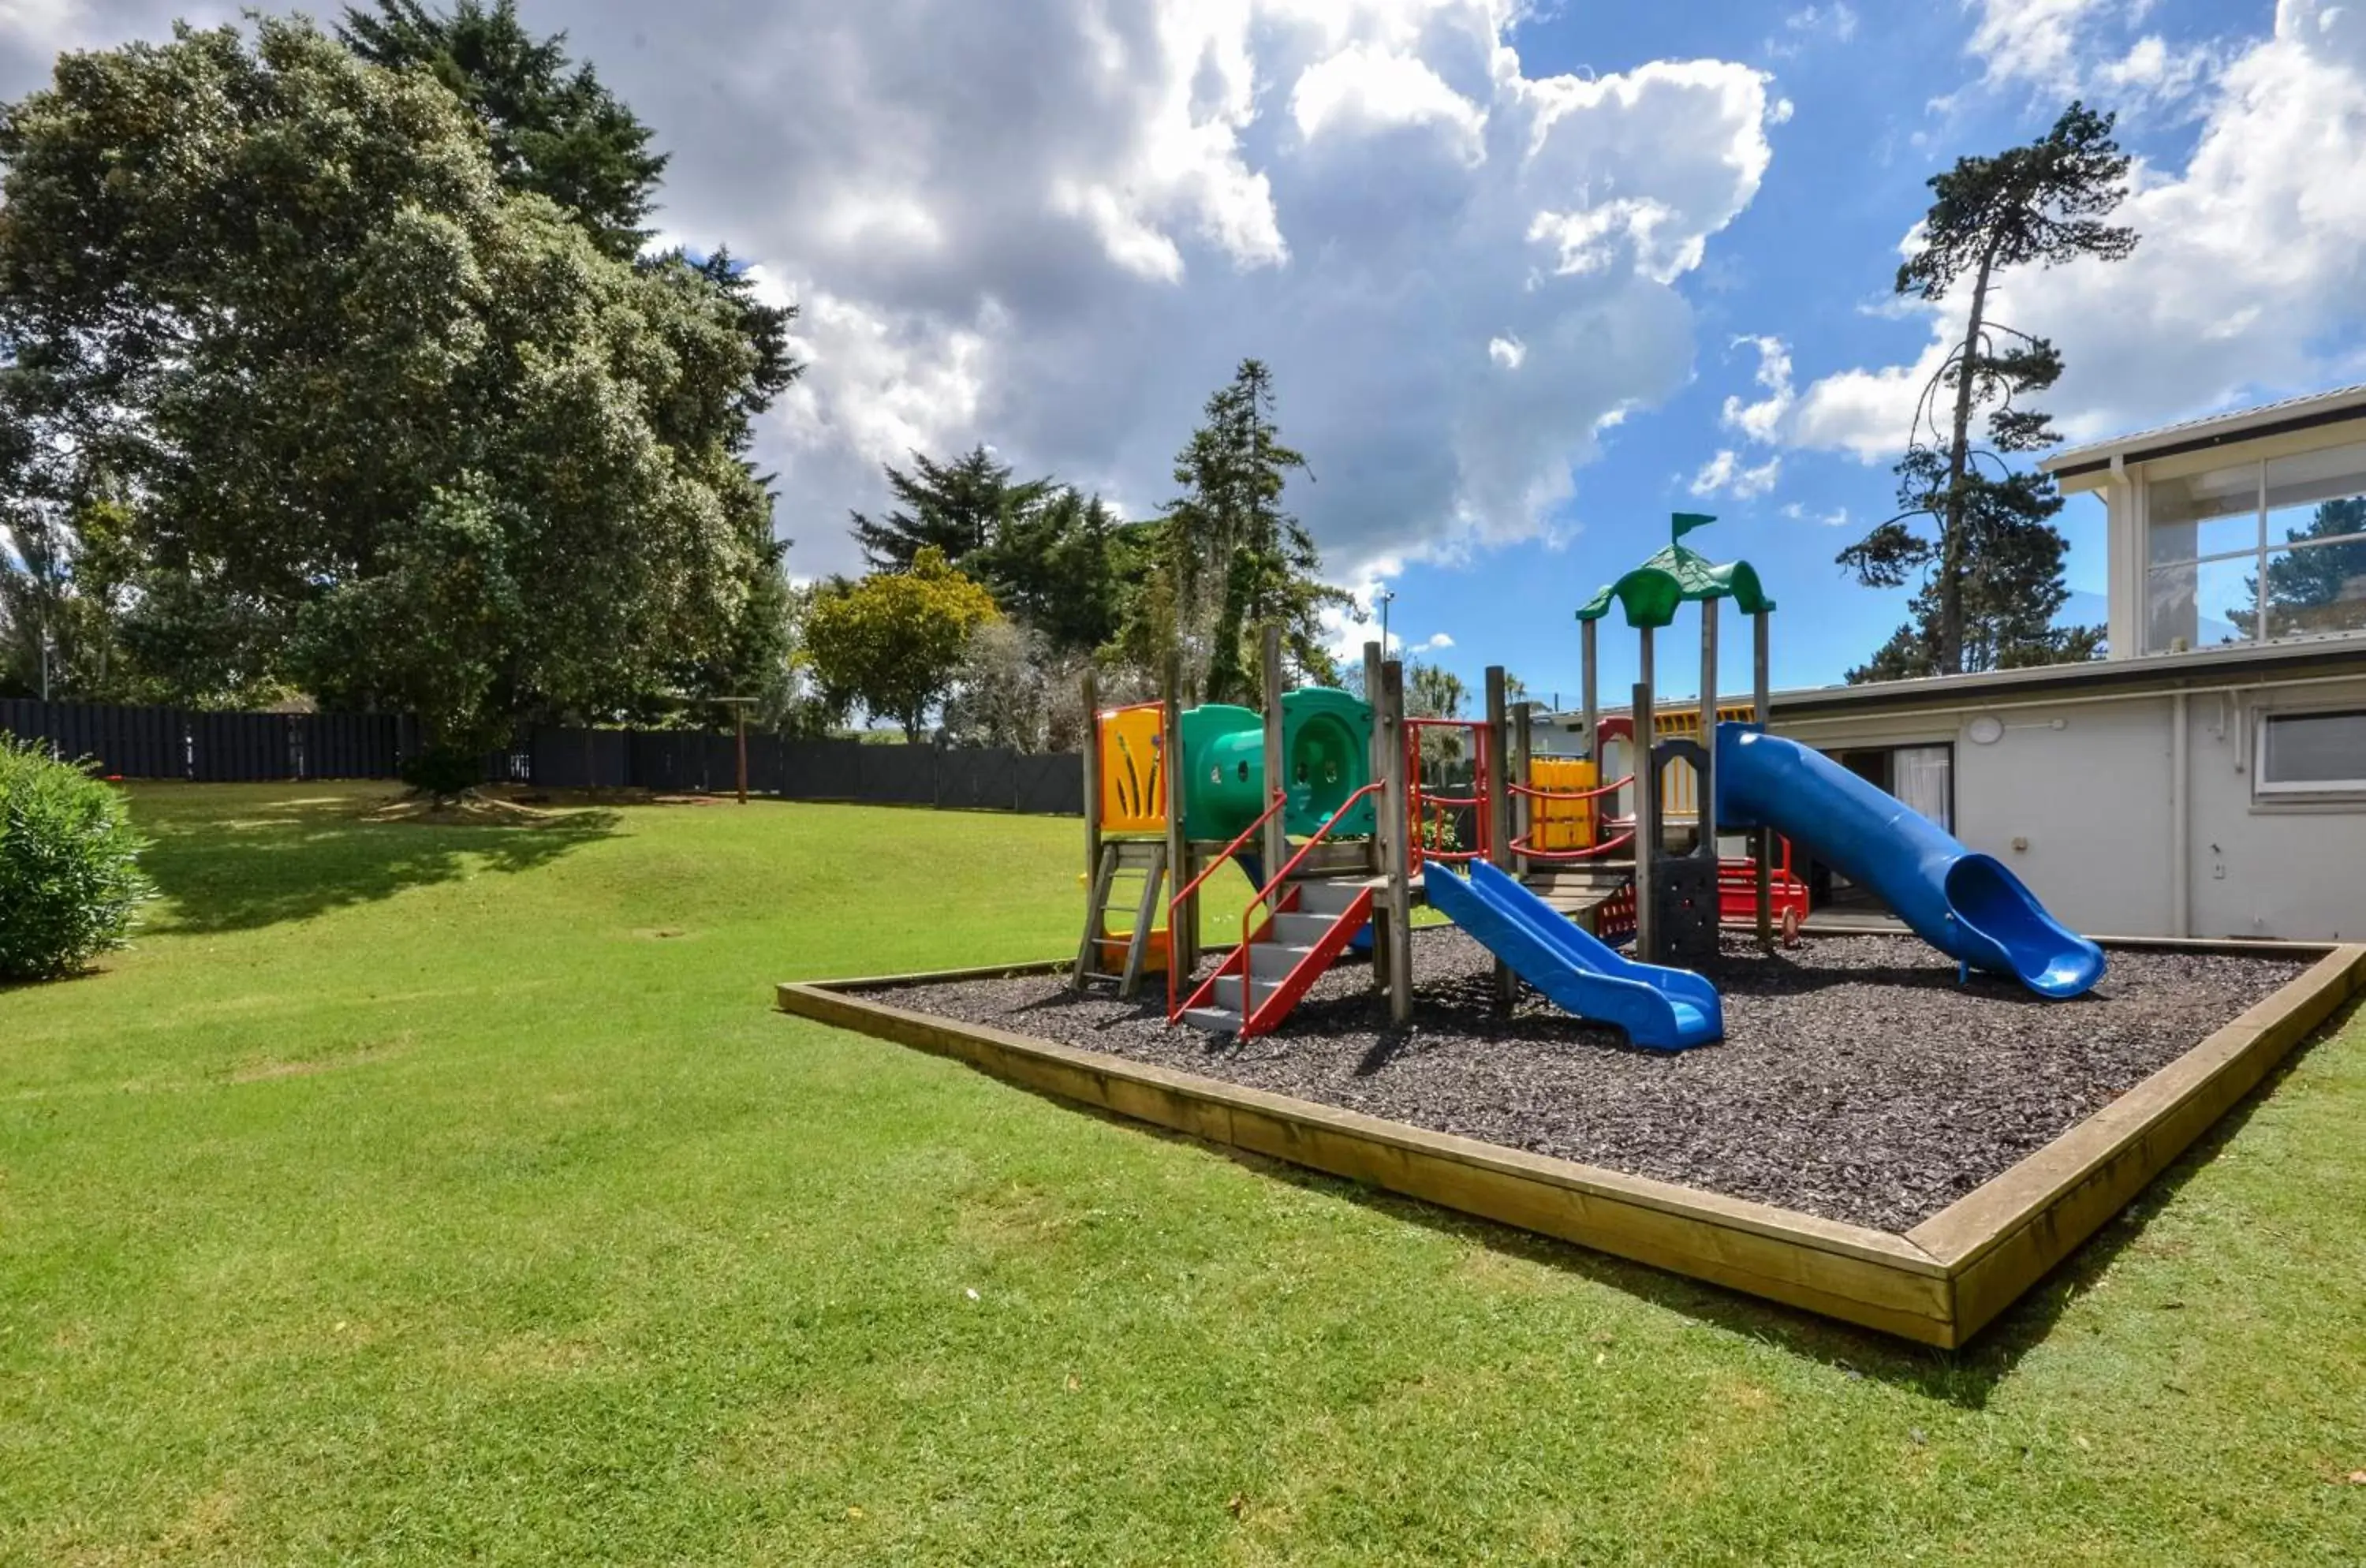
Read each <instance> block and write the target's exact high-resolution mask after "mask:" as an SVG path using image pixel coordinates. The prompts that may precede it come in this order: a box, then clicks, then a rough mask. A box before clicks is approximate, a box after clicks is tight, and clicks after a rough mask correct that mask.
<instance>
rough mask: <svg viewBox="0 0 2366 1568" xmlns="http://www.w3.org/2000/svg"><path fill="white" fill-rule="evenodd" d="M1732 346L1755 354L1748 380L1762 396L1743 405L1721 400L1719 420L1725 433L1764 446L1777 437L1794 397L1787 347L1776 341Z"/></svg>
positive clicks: (1736, 342)
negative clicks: (1755, 362) (1753, 373)
mask: <svg viewBox="0 0 2366 1568" xmlns="http://www.w3.org/2000/svg"><path fill="white" fill-rule="evenodd" d="M1733 346H1734V347H1736V348H1741V347H1744V346H1748V347H1751V348H1754V349H1756V350H1757V351H1758V371H1757V374H1756V376H1755V377H1753V378H1752V379H1754V380H1755V381H1756V382H1757V383H1758V385H1759V386H1760V387H1761V388H1762V389H1764V391H1765V393H1766V395H1765V396H1764V397H1763V398H1760V399H1758V400H1756V401H1754V402H1748V403H1745V402H1743V401H1742V400H1741V399H1740V398H1738V397H1729V398H1727V399H1726V400H1725V410H1724V412H1723V414H1722V416H1721V419H1722V422H1723V423H1724V425H1725V427H1726V428H1727V429H1728V430H1731V431H1734V432H1737V433H1739V434H1742V435H1745V436H1747V437H1749V438H1750V439H1751V440H1752V441H1758V442H1767V441H1772V440H1774V439H1775V437H1776V436H1777V435H1778V434H1781V432H1782V428H1783V421H1784V418H1785V416H1786V415H1787V414H1789V413H1790V412H1791V405H1792V403H1793V402H1795V401H1796V400H1797V394H1796V393H1795V392H1794V391H1793V390H1792V387H1791V346H1790V344H1786V343H1785V342H1784V341H1783V340H1782V339H1781V338H1779V337H1771V336H1769V337H1738V338H1736V339H1734V340H1733Z"/></svg>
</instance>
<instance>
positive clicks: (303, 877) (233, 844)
mask: <svg viewBox="0 0 2366 1568" xmlns="http://www.w3.org/2000/svg"><path fill="white" fill-rule="evenodd" d="M377 804H378V803H377V802H375V801H366V800H356V799H355V798H353V797H351V796H344V795H321V796H318V797H313V798H302V797H299V798H295V799H288V800H278V801H272V802H269V803H267V804H264V805H260V806H254V807H243V808H242V809H241V811H240V812H239V814H238V816H237V817H236V818H233V819H230V820H191V819H189V818H167V819H164V820H162V821H152V822H143V823H142V824H141V828H142V829H143V830H144V831H145V832H146V833H147V835H148V838H149V848H148V850H147V851H146V852H144V853H143V854H141V857H140V863H141V866H142V867H144V868H145V869H146V871H147V873H148V874H149V876H150V877H151V878H152V879H153V880H154V882H155V884H156V886H157V890H158V891H159V892H161V893H162V894H163V896H164V897H165V898H166V899H168V900H169V901H170V902H169V904H168V905H167V906H166V907H164V908H162V909H161V910H159V911H157V913H156V914H155V915H153V916H152V918H151V919H149V920H148V921H146V922H145V929H146V930H147V931H151V932H153V933H157V934H161V935H186V934H206V933H212V932H221V931H253V930H255V929H257V928H259V927H264V926H271V925H277V924H279V923H280V922H282V921H286V920H300V919H307V918H308V917H310V916H313V915H318V914H321V913H324V912H326V911H328V910H330V909H335V908H344V906H347V905H351V904H366V903H372V902H375V901H376V900H377V899H380V898H387V897H392V896H393V895H395V894H397V893H400V892H401V891H402V890H403V889H404V888H406V887H418V886H425V885H428V884H431V883H437V882H448V881H450V880H452V879H453V878H455V877H457V876H459V875H461V874H463V873H465V872H467V871H469V870H471V869H477V870H489V871H495V872H519V871H530V870H532V869H533V868H534V867H535V866H538V865H545V864H547V863H550V862H551V861H554V860H556V859H558V857H559V856H560V855H563V854H565V853H566V852H568V851H569V850H571V849H574V848H575V847H576V846H578V845H580V844H584V843H588V842H591V840H595V839H601V838H604V837H606V836H607V835H608V834H609V833H610V832H612V831H613V830H614V827H615V822H616V814H615V813H614V812H612V811H588V810H587V811H569V812H564V813H558V814H554V815H553V816H551V817H550V818H548V819H547V820H546V821H544V822H540V823H536V824H535V825H534V826H531V827H491V826H479V825H475V824H467V825H459V826H443V825H430V824H424V823H413V822H400V821H383V822H374V821H370V820H368V819H367V818H366V815H365V814H366V812H368V811H369V810H371V809H372V808H373V807H376V806H377Z"/></svg>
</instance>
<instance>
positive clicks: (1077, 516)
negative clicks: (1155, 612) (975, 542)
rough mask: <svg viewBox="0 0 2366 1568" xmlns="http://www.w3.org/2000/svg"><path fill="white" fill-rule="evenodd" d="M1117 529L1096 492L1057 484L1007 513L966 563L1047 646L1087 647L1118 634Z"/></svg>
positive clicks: (1053, 649)
mask: <svg viewBox="0 0 2366 1568" xmlns="http://www.w3.org/2000/svg"><path fill="white" fill-rule="evenodd" d="M1118 528H1119V524H1118V522H1117V519H1116V518H1115V517H1114V516H1112V515H1111V514H1110V510H1109V508H1108V507H1107V506H1105V505H1103V504H1102V502H1101V499H1100V497H1098V496H1094V497H1092V498H1090V499H1089V500H1087V498H1086V497H1085V496H1084V495H1083V494H1081V493H1080V492H1078V491H1076V490H1074V489H1072V488H1068V487H1065V486H1063V487H1061V488H1060V489H1057V490H1054V491H1052V492H1051V494H1050V495H1049V496H1048V497H1046V498H1045V499H1044V500H1043V501H1042V503H1041V504H1038V505H1035V506H1031V507H1029V508H1028V509H1026V510H1024V511H1022V512H1020V513H1017V514H1016V515H1015V516H1013V517H1012V518H1011V519H1010V520H1009V521H1008V523H1007V524H1005V525H1004V526H1003V528H1002V530H1001V533H1000V535H999V536H997V538H996V540H995V542H994V543H993V544H991V545H988V546H987V547H985V548H984V549H981V550H978V551H975V553H973V554H972V555H971V557H970V558H969V561H968V570H971V571H972V572H974V573H975V575H976V577H977V578H978V580H979V581H981V582H984V583H985V584H986V588H987V590H988V591H989V592H992V593H993V594H994V600H995V603H996V604H999V605H1000V606H1001V607H1002V610H1003V613H1004V614H1005V615H1010V616H1013V617H1015V618H1016V619H1018V620H1020V621H1022V622H1024V623H1025V624H1026V625H1027V626H1029V627H1030V628H1031V630H1032V631H1033V632H1034V633H1035V634H1036V636H1037V637H1040V638H1041V639H1042V643H1043V645H1044V648H1045V649H1046V651H1047V652H1049V653H1051V654H1055V655H1056V654H1061V653H1088V652H1090V651H1092V650H1093V649H1098V648H1099V647H1100V646H1101V645H1102V644H1104V643H1106V642H1108V641H1109V640H1110V638H1111V637H1114V636H1115V635H1116V634H1117V629H1118V621H1119V615H1120V612H1121V595H1122V592H1123V588H1124V584H1123V582H1122V581H1121V578H1120V575H1119V573H1120V570H1121V567H1120V563H1119V560H1118V556H1117V548H1116V539H1117V533H1118Z"/></svg>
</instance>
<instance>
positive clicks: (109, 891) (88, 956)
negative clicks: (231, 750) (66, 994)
mask: <svg viewBox="0 0 2366 1568" xmlns="http://www.w3.org/2000/svg"><path fill="white" fill-rule="evenodd" d="M140 848H141V845H140V840H139V837H138V836H137V835H136V834H134V833H133V832H132V830H131V823H130V818H128V816H127V815H126V814H125V811H124V808H123V797H122V795H118V793H117V792H116V791H114V790H112V789H109V788H108V787H107V785H106V784H102V783H100V782H99V781H98V780H97V779H95V778H93V777H91V775H90V771H89V769H88V768H86V767H84V766H82V765H79V764H76V763H72V762H60V761H52V760H51V757H50V755H49V753H48V752H47V751H46V750H43V749H42V748H41V747H39V746H38V745H34V744H30V743H21V744H20V743H19V742H17V741H15V740H12V739H9V738H8V737H6V736H5V735H0V981H17V980H51V979H55V978H57V977H58V976H61V975H71V974H73V973H74V972H75V971H76V970H78V969H80V968H82V967H83V965H84V964H87V963H89V962H90V961H91V960H92V959H93V958H96V956H98V955H99V954H100V953H107V952H111V951H113V950H114V949H116V948H118V947H121V946H122V945H123V938H124V933H125V932H126V931H129V930H130V926H131V916H132V911H133V910H134V909H135V908H138V907H139V904H140V902H141V900H142V899H144V898H146V897H148V896H149V886H148V879H147V877H146V876H144V875H142V874H141V871H140V865H139V854H140Z"/></svg>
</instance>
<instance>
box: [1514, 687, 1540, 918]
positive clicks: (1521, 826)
mask: <svg viewBox="0 0 2366 1568" xmlns="http://www.w3.org/2000/svg"><path fill="white" fill-rule="evenodd" d="M1536 712H1537V705H1536V704H1534V703H1532V702H1524V703H1517V704H1515V705H1513V708H1512V772H1511V782H1512V783H1514V784H1518V785H1519V786H1520V787H1521V788H1522V789H1534V788H1535V787H1536V780H1535V779H1534V778H1532V777H1530V776H1529V775H1530V774H1532V773H1535V772H1536ZM1536 818H1537V803H1536V802H1535V801H1533V800H1530V799H1529V798H1528V797H1527V795H1514V796H1513V797H1512V835H1513V837H1514V838H1515V839H1525V840H1527V841H1528V842H1529V843H1532V844H1533V843H1535V842H1536V831H1537V821H1536ZM1528 865H1529V861H1528V857H1527V856H1526V855H1524V854H1518V853H1515V854H1514V855H1513V856H1512V874H1513V875H1515V876H1526V875H1527V874H1528Z"/></svg>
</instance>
